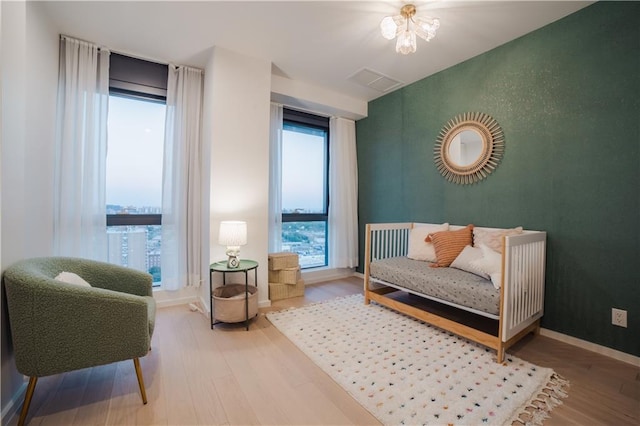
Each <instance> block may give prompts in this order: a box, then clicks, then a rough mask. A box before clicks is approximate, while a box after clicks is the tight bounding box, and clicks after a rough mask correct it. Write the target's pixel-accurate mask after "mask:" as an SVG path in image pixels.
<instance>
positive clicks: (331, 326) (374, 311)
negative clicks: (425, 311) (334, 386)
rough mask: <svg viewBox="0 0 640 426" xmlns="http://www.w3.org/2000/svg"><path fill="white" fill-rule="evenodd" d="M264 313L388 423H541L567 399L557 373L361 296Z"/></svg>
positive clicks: (355, 396)
mask: <svg viewBox="0 0 640 426" xmlns="http://www.w3.org/2000/svg"><path fill="white" fill-rule="evenodd" d="M267 318H268V319H269V320H270V321H271V322H272V323H273V325H274V326H275V327H276V328H277V329H278V330H280V331H281V332H282V333H283V334H284V335H285V336H287V337H288V338H289V339H290V340H291V341H292V342H293V343H294V344H295V345H296V346H298V348H300V349H301V350H302V351H303V352H304V353H305V354H306V355H307V356H309V357H310V358H311V359H312V360H313V361H314V362H315V363H316V364H317V365H318V366H319V367H320V368H322V369H323V370H324V371H325V372H326V373H327V374H328V375H329V376H331V378H332V379H333V380H335V381H336V382H337V383H338V384H339V385H340V386H342V387H343V388H344V389H345V390H346V391H347V392H348V393H349V394H351V395H352V396H353V397H354V398H355V399H356V400H357V401H358V402H359V403H360V404H361V405H362V406H364V407H365V408H366V409H367V410H368V411H369V412H370V413H371V414H373V415H374V416H375V417H376V418H377V419H378V420H380V422H382V423H383V424H386V425H401V424H406V425H447V424H456V425H485V424H486V425H503V424H518V425H519V424H527V425H537V424H541V423H542V421H543V420H544V419H545V418H547V417H548V413H549V411H551V409H552V408H553V407H555V406H556V405H558V404H561V402H560V398H564V397H566V396H567V395H566V393H565V391H566V389H567V388H568V385H569V384H568V382H567V381H565V380H563V379H562V378H560V377H559V376H558V375H557V374H555V373H554V372H553V370H551V369H548V368H541V367H537V366H535V365H533V364H531V363H529V362H526V361H523V360H521V359H518V358H516V357H514V356H510V355H508V354H507V356H506V357H505V358H506V359H505V362H504V363H502V364H497V363H496V362H495V356H496V355H495V351H491V350H488V349H486V348H484V347H482V346H480V345H477V344H475V343H472V342H469V341H467V340H465V339H461V338H459V337H457V336H455V335H452V334H450V333H448V332H444V331H442V330H440V329H438V328H436V327H433V326H430V325H427V324H425V323H423V322H421V321H419V320H416V319H413V318H410V317H408V316H405V315H402V314H399V313H397V312H395V311H392V310H390V309H387V308H385V307H382V306H380V305H376V304H375V303H373V302H372V303H371V304H370V305H368V306H367V305H365V304H364V302H363V298H362V296H361V295H355V296H349V297H344V298H339V299H334V300H331V301H328V302H324V303H319V304H315V305H308V306H304V307H301V308H295V309H288V310H284V311H280V312H271V313H269V314H267Z"/></svg>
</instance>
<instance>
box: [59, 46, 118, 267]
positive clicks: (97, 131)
mask: <svg viewBox="0 0 640 426" xmlns="http://www.w3.org/2000/svg"><path fill="white" fill-rule="evenodd" d="M59 54H60V64H59V74H58V109H57V123H56V124H57V127H56V140H55V144H56V146H55V155H56V157H55V165H54V226H53V232H54V253H55V254H56V255H59V256H76V257H85V258H90V259H96V260H104V261H106V260H107V233H106V232H107V211H106V193H105V191H106V188H105V181H106V158H107V110H108V106H109V51H108V50H106V49H104V48H100V47H98V46H96V45H93V44H91V43H87V42H85V41H80V40H75V39H72V38H70V37H66V36H61V37H60V52H59Z"/></svg>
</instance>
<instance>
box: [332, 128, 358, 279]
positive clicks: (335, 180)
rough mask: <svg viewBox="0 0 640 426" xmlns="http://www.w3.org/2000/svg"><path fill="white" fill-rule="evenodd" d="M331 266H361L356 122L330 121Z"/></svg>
mask: <svg viewBox="0 0 640 426" xmlns="http://www.w3.org/2000/svg"><path fill="white" fill-rule="evenodd" d="M329 138H330V139H329V266H331V267H332V268H354V267H356V266H358V161H357V158H356V125H355V123H354V122H353V121H352V120H347V119H344V118H335V117H333V118H331V120H330V121H329Z"/></svg>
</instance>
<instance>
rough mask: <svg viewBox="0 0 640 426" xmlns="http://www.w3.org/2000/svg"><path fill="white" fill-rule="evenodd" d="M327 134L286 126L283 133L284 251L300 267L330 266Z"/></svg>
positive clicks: (304, 127)
mask: <svg viewBox="0 0 640 426" xmlns="http://www.w3.org/2000/svg"><path fill="white" fill-rule="evenodd" d="M326 144H327V132H326V131H325V130H322V129H317V128H313V127H308V126H305V125H300V124H292V123H287V122H285V125H284V127H283V132H282V213H283V220H282V250H283V251H289V252H295V253H298V257H299V261H300V266H301V267H302V268H311V267H317V266H325V265H327V219H326V214H327V211H326V208H327V207H326V204H327V202H326V199H327V196H326V191H327V145H326Z"/></svg>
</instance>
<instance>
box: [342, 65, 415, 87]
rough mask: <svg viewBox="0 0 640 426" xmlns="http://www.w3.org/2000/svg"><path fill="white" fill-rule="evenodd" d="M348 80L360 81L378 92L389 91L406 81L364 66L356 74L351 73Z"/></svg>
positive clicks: (360, 83) (359, 82)
mask: <svg viewBox="0 0 640 426" xmlns="http://www.w3.org/2000/svg"><path fill="white" fill-rule="evenodd" d="M347 80H350V81H353V82H354V83H358V84H359V85H361V86H365V87H369V88H371V89H373V90H377V91H378V92H382V93H384V92H388V91H390V90H393V89H396V88H398V87H400V86H402V85H403V84H404V83H403V82H401V81H400V80H396V79H393V78H391V77H388V76H386V75H384V74H381V73H379V72H378V71H374V70H370V69H368V68H362V69H361V70H360V71H357V72H356V73H355V74H353V75H351V76H350V77H349V78H347Z"/></svg>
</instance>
